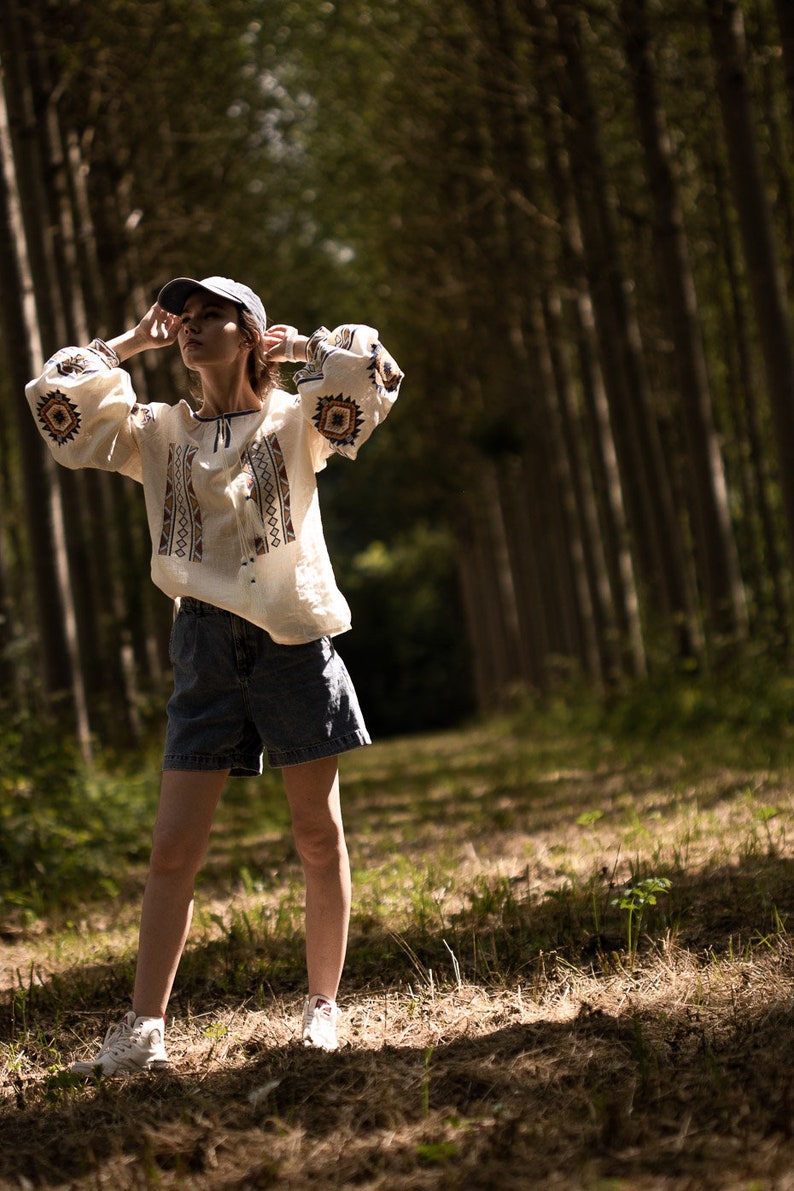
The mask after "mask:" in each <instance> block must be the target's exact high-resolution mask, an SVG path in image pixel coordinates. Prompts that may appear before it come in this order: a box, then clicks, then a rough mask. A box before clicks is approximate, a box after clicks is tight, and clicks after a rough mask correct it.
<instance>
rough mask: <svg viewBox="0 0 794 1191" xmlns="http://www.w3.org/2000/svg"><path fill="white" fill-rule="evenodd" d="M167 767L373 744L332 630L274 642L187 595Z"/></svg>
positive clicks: (208, 766) (311, 756) (246, 763)
mask: <svg viewBox="0 0 794 1191" xmlns="http://www.w3.org/2000/svg"><path fill="white" fill-rule="evenodd" d="M170 657H171V663H172V665H173V668H174V693H173V694H172V696H171V698H170V699H169V701H168V708H167V711H168V727H167V730H166V741H165V755H164V757H163V768H164V769H190V770H197V769H201V770H220V769H229V770H231V774H232V776H235V777H245V776H247V775H249V774H256V773H261V772H262V756H263V752H264V751H266V752H267V759H268V764H269V765H270V766H271V767H272V768H274V769H280V768H282V766H285V765H300V764H301V763H302V762H304V761H317V760H319V759H320V758H321V757H331V756H336V754H337V753H344V752H347V751H348V750H349V749H354V748H358V747H359V746H360V745H365V744H369V743H370V738H369V734H368V732H367V729H366V726H365V724H364V720H363V718H362V715H361V709H360V708H359V705H358V699H357V697H356V692H355V690H354V688H353V683H352V681H351V679H350V676H349V674H348V672H347V669H346V668H345V664H344V662H343V661H342V659H341V658H340V656H339V654H338V653H337V652H336V650H335V648H334V646H333V643H332V641H331V639H330V638H329V637H321V638H320V639H319V640H317V641H310V642H308V643H307V644H305V645H277V644H276V643H275V642H274V641H273V639H272V637H270V636H269V634H268V633H266V632H265V631H264V629H260V628H258V627H257V626H256V625H254V624H251V623H250V621H247V620H243V618H242V617H240V616H236V615H234V613H232V612H225V611H224V610H223V609H222V608H216V607H214V606H213V605H212V604H205V603H204V602H203V601H202V600H194V599H192V598H183V599H182V600H181V601H180V607H179V611H178V613H177V615H176V618H175V620H174V626H173V630H172V633H171V646H170Z"/></svg>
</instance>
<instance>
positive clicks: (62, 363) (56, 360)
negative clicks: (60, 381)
mask: <svg viewBox="0 0 794 1191" xmlns="http://www.w3.org/2000/svg"><path fill="white" fill-rule="evenodd" d="M52 362H53V364H54V365H55V367H56V369H57V371H58V372H60V374H61V376H82V375H83V373H91V372H98V371H99V369H98V368H94V367H92V365H91V361H90V360H88V359H87V358H86V356H84V355H82V354H81V353H80V352H77V354H76V355H73V356H69V355H66V353H59V354H58V355H56V356H53V357H52Z"/></svg>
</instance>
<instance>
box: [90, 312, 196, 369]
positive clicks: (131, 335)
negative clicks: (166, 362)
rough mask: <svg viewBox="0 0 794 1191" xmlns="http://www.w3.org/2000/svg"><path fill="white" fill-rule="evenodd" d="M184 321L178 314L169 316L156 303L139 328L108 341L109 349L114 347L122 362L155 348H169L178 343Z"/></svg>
mask: <svg viewBox="0 0 794 1191" xmlns="http://www.w3.org/2000/svg"><path fill="white" fill-rule="evenodd" d="M181 325H182V319H181V318H180V316H179V315H178V314H169V312H168V311H167V310H163V308H162V307H161V306H158V305H157V303H156V302H155V304H154V306H151V307H150V308H149V309H148V310H147V311H146V314H144V316H143V318H142V319H141V321H140V322H139V323H138V325H137V327H133V328H132V330H131V331H125V332H124V334H123V335H119V336H117V337H116V338H115V339H109V340H108V347H112V348H113V350H114V351H115V352H116V353H117V355H118V357H119V359H120V360H127V359H129V357H130V356H134V355H137V353H138V352H144V351H148V350H149V348H153V347H168V346H169V344H171V343H175V342H176V337H177V335H178V334H179V328H180V327H181Z"/></svg>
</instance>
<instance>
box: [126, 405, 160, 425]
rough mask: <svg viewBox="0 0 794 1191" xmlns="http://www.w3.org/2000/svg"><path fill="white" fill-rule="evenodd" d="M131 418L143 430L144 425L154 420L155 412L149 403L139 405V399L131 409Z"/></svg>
mask: <svg viewBox="0 0 794 1191" xmlns="http://www.w3.org/2000/svg"><path fill="white" fill-rule="evenodd" d="M130 418H131V419H132V421H133V422H134V423H135V425H136V426H139V427H140V429H141V430H143V428H144V426H148V425H149V423H150V422H153V421H154V414H153V413H152V411H151V408H150V406H148V405H138V403H137V401H136V402H135V405H133V407H132V409H131V410H130Z"/></svg>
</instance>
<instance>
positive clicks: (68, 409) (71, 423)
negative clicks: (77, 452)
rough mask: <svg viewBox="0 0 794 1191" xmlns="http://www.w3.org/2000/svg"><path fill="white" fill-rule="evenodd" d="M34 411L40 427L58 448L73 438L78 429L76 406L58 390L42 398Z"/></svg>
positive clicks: (78, 417)
mask: <svg viewBox="0 0 794 1191" xmlns="http://www.w3.org/2000/svg"><path fill="white" fill-rule="evenodd" d="M36 409H37V412H38V416H39V421H40V422H41V424H42V426H43V427H44V429H45V430H46V431H47V433H48V434H49V436H50V438H52V439H54V440H55V442H56V443H57V444H58V446H59V447H62V446H63V444H64V443H66V442H69V440H70V439H72V438H74V436H75V435H76V434H77V432H78V430H79V429H80V414H79V413H78V412H77V406H76V405H75V404H74V402H73V401H70V400H69V398H68V397H67V396H66V394H65V393H61V391H60V390H59V389H54V390H53V391H52V392H51V393H47V394H46V396H44V397H42V398H41V399H40V400H39V402H38V404H37V406H36Z"/></svg>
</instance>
